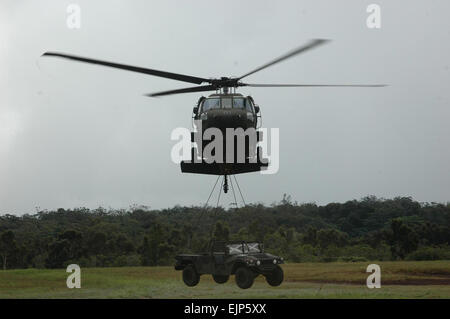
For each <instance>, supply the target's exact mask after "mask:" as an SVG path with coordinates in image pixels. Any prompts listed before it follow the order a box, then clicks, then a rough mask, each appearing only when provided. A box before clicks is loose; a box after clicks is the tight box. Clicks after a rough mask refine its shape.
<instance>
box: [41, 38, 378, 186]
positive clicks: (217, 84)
mask: <svg viewBox="0 0 450 319" xmlns="http://www.w3.org/2000/svg"><path fill="white" fill-rule="evenodd" d="M329 41H330V40H325V39H313V40H310V41H309V42H308V43H306V44H304V45H301V46H299V47H297V48H295V49H293V50H291V51H289V52H288V53H286V54H284V55H282V56H280V57H278V58H276V59H274V60H272V61H270V62H268V63H265V64H263V65H261V66H259V67H258V68H255V69H253V70H252V71H250V72H247V73H245V74H243V75H242V76H239V77H220V78H203V77H196V76H191V75H185V74H179V73H172V72H166V71H161V70H156V69H149V68H144V67H138V66H132V65H127V64H120V63H114V62H108V61H104V60H97V59H91V58H86V57H81V56H76V55H71V54H66V53H60V52H45V53H44V54H42V56H47V57H58V58H64V59H69V60H75V61H78V62H84V63H90V64H96V65H101V66H106V67H111V68H116V69H122V70H126V71H132V72H138V73H143V74H147V75H153V76H157V77H162V78H167V79H172V80H177V81H182V82H188V83H193V84H196V85H197V86H193V87H187V88H181V89H175V90H167V91H161V92H155V93H150V94H145V96H149V97H160V96H167V95H173V94H182V93H192V92H208V91H215V93H214V94H211V95H209V96H207V97H205V96H202V97H200V98H199V99H198V102H197V104H196V106H195V107H194V108H193V111H192V112H193V113H192V119H193V120H195V121H196V123H200V124H201V130H200V132H198V133H200V134H196V133H195V132H192V133H191V142H193V143H194V144H195V143H196V144H197V147H195V146H194V147H192V149H191V161H181V163H180V166H181V171H182V172H183V173H194V174H211V175H219V177H220V176H223V178H224V179H223V189H224V192H225V193H226V192H227V191H228V179H227V177H228V176H231V175H236V174H242V173H249V172H257V171H261V170H263V169H265V168H267V166H268V161H267V159H264V158H262V150H261V147H260V146H257V143H258V142H261V141H262V132H260V131H257V132H256V139H250V138H249V136H244V138H245V156H244V157H245V160H244V162H242V161H236V156H232V158H231V160H230V158H227V157H226V154H227V153H229V152H230V151H231V150H230V148H228V149H227V148H226V145H228V144H227V143H226V142H227V140H226V134H225V133H226V132H225V131H226V130H227V129H238V128H241V129H242V130H241V131H240V132H241V135H242V131H245V130H248V129H255V130H257V129H258V128H259V127H258V121H259V123H260V121H261V114H260V112H261V110H260V107H259V106H258V105H257V104H255V101H254V99H253V98H252V97H251V96H243V95H242V94H240V93H237V92H236V90H237V88H239V87H260V88H274V87H383V86H386V85H384V84H254V83H253V84H252V83H246V82H242V79H244V78H246V77H248V76H250V75H252V74H255V73H256V72H259V71H261V70H264V69H266V68H268V67H270V66H273V65H275V64H277V63H280V62H282V61H284V60H286V59H289V58H291V57H293V56H296V55H298V54H301V53H304V52H307V51H309V50H311V49H313V48H316V47H318V46H320V45H323V44H325V43H327V42H329ZM209 128H216V129H218V130H219V131H220V132H222V133H223V136H224V137H225V138H223V147H224V150H225V151H224V152H223V154H222V156H223V160H219V161H210V158H208V157H207V156H205V155H204V154H203V153H202V152H201V151H200V152H199V150H198V149H199V148H200V149H204V148H205V147H207V145H208V144H209V143H213V141H214V139H211V140H210V141H204V140H198V139H196V135H197V136H198V135H200V136H203V133H204V132H205V131H206V130H207V129H209ZM234 138H235V139H236V138H239V136H237V135H235V136H234ZM214 151H215V150H213V152H212V153H211V154H212V155H215V154H214ZM233 151H234V155H235V154H236V153H237V151H236V144H234V146H233ZM195 159H200V161H197V160H195ZM221 159H222V158H221ZM236 182H237V181H236ZM216 183H217V182H216Z"/></svg>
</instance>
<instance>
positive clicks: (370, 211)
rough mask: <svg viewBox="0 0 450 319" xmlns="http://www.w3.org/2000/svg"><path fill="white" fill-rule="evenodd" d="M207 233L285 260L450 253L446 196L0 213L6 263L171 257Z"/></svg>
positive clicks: (155, 261)
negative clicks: (438, 199)
mask: <svg viewBox="0 0 450 319" xmlns="http://www.w3.org/2000/svg"><path fill="white" fill-rule="evenodd" d="M211 239H215V240H245V241H259V242H262V243H264V245H265V247H266V251H268V252H271V253H274V254H277V255H280V256H282V257H284V258H285V260H286V261H287V262H330V261H366V260H367V261H372V260H373V261H376V260H398V259H402V260H434V259H450V246H449V241H450V204H449V203H447V204H442V203H419V202H417V201H414V200H413V199H411V198H410V197H397V198H394V199H380V198H376V197H373V196H369V197H365V198H362V199H361V200H352V201H347V202H345V203H330V204H327V205H322V206H320V205H316V204H314V203H300V204H299V203H297V202H293V201H292V200H291V199H290V197H289V196H286V195H285V196H283V199H282V200H281V201H280V202H277V203H274V204H272V205H268V206H267V205H263V204H252V205H247V206H245V207H242V208H230V209H224V208H221V207H219V208H212V207H208V208H203V207H195V206H192V207H181V206H175V207H173V208H170V209H161V210H154V209H150V208H148V207H131V208H129V209H122V210H114V209H110V210H106V209H104V208H98V209H94V210H90V209H87V208H77V209H70V210H66V209H58V210H55V211H39V212H37V213H35V214H25V215H22V216H15V215H10V214H5V215H2V216H0V261H1V265H2V268H3V269H13V268H30V267H34V268H64V267H66V266H67V265H68V264H72V263H75V264H78V265H80V266H82V267H120V266H156V265H171V264H173V261H174V256H175V255H176V254H178V253H182V252H183V253H187V252H202V251H206V250H207V247H208V244H209V242H210V240H211Z"/></svg>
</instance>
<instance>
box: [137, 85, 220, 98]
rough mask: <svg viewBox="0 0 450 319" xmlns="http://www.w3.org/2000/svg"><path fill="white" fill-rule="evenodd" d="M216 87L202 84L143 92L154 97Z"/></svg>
mask: <svg viewBox="0 0 450 319" xmlns="http://www.w3.org/2000/svg"><path fill="white" fill-rule="evenodd" d="M215 90H217V87H216V86H214V85H204V86H194V87H190V88H184V89H177V90H170V91H162V92H156V93H150V94H145V96H150V97H155V96H162V95H171V94H180V93H191V92H204V91H215Z"/></svg>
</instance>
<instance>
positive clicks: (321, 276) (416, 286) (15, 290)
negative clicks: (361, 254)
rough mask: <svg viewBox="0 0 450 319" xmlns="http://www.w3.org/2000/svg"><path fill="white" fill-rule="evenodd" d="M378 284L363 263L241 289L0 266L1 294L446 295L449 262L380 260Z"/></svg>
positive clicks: (297, 271)
mask: <svg viewBox="0 0 450 319" xmlns="http://www.w3.org/2000/svg"><path fill="white" fill-rule="evenodd" d="M378 264H379V265H380V267H381V288H380V289H368V288H367V287H366V278H367V276H368V275H369V273H366V272H365V270H366V267H367V265H368V263H367V262H365V263H302V264H286V265H283V269H284V272H285V281H284V283H283V284H282V285H281V286H280V287H276V288H274V287H270V286H269V285H268V284H267V283H266V282H265V280H264V278H263V277H258V278H257V279H256V281H255V284H254V285H253V287H252V288H250V289H247V290H242V289H239V288H238V287H237V286H236V284H235V282H234V277H233V276H232V277H230V281H229V282H228V283H226V284H223V285H218V284H216V283H214V282H213V281H212V279H211V276H202V278H201V280H200V283H199V285H198V286H196V287H193V288H189V287H186V286H185V285H184V284H183V282H182V281H181V272H179V271H175V270H174V269H173V267H124V268H83V269H82V270H81V289H68V288H67V287H66V279H67V276H68V275H69V274H68V273H66V272H65V269H52V270H47V269H46V270H39V269H26V270H6V271H0V298H450V261H426V262H379V263H378Z"/></svg>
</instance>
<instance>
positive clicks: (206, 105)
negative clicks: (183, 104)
mask: <svg viewBox="0 0 450 319" xmlns="http://www.w3.org/2000/svg"><path fill="white" fill-rule="evenodd" d="M212 109H220V99H219V98H208V99H205V102H203V105H202V112H206V111H209V110H212Z"/></svg>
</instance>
